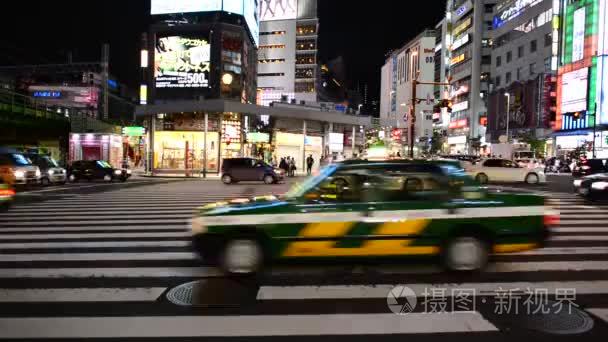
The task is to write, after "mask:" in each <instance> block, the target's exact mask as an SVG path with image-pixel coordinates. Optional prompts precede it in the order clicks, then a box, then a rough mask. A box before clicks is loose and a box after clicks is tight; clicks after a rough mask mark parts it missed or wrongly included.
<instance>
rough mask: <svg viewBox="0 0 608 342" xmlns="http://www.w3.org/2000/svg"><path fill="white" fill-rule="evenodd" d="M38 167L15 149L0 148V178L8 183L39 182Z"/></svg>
mask: <svg viewBox="0 0 608 342" xmlns="http://www.w3.org/2000/svg"><path fill="white" fill-rule="evenodd" d="M40 177H41V173H40V168H38V166H36V165H33V164H32V161H31V160H29V158H27V157H26V156H25V155H23V154H22V153H19V152H17V151H15V150H10V149H9V150H6V149H5V150H0V178H1V180H2V181H3V182H4V183H7V184H9V185H15V184H18V185H24V184H40Z"/></svg>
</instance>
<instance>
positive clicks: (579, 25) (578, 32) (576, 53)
mask: <svg viewBox="0 0 608 342" xmlns="http://www.w3.org/2000/svg"><path fill="white" fill-rule="evenodd" d="M572 27H573V33H572V62H576V61H580V60H581V59H583V56H584V52H585V7H581V8H579V9H577V10H576V11H574V23H573V24H572Z"/></svg>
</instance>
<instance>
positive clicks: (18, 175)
mask: <svg viewBox="0 0 608 342" xmlns="http://www.w3.org/2000/svg"><path fill="white" fill-rule="evenodd" d="M13 174H14V175H15V178H25V172H23V171H21V170H16V171H15V172H13Z"/></svg>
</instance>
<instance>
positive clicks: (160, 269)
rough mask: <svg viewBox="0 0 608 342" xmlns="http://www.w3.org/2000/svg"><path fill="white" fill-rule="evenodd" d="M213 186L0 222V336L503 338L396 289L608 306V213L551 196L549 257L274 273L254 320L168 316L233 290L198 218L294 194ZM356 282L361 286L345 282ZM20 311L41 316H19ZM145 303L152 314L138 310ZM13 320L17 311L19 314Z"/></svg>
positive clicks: (20, 212) (21, 212) (149, 191)
mask: <svg viewBox="0 0 608 342" xmlns="http://www.w3.org/2000/svg"><path fill="white" fill-rule="evenodd" d="M218 183H219V181H218V182H216V183H215V184H214V183H210V182H203V181H201V182H172V183H168V184H148V185H146V186H142V187H136V188H127V189H119V190H113V191H109V192H102V193H92V194H82V195H78V196H66V197H64V198H61V197H59V198H55V199H53V200H48V201H43V202H32V203H28V204H22V205H16V206H15V207H14V208H12V209H11V210H10V211H9V212H6V213H0V303H2V304H3V305H0V339H3V338H4V339H17V338H33V339H36V338H57V339H68V338H77V339H84V338H87V337H90V338H91V337H92V338H95V337H97V338H118V339H121V340H125V341H128V340H129V339H130V338H137V337H139V338H152V337H153V338H162V337H167V338H169V337H171V338H179V337H191V336H200V337H216V336H222V337H230V336H233V337H269V336H287V335H299V336H316V335H328V336H329V335H384V334H415V333H420V334H427V333H429V334H430V333H442V332H443V333H461V332H472V331H475V332H485V333H488V332H496V331H500V330H501V326H500V322H497V321H494V320H493V319H491V318H490V317H487V316H486V314H481V313H480V312H482V311H481V310H471V311H469V312H465V313H463V312H460V313H455V314H453V315H445V314H432V313H421V312H413V313H409V314H408V315H407V317H406V318H403V317H402V316H398V315H394V314H393V313H391V312H390V310H389V309H388V307H387V296H388V295H389V293H390V292H391V290H392V289H393V288H394V287H395V286H396V285H398V284H399V283H402V285H405V286H407V287H409V288H410V289H412V290H413V291H414V293H415V294H416V297H418V300H419V301H421V300H422V299H423V297H424V293H425V291H428V290H433V289H441V290H444V291H448V292H451V291H457V290H464V289H475V290H476V291H477V293H476V295H477V296H485V295H488V294H490V295H493V294H494V293H496V291H498V290H502V289H505V290H514V289H518V290H522V289H528V290H531V291H539V290H546V291H548V292H549V293H555V292H556V291H559V289H564V288H565V289H575V290H576V293H577V295H578V296H581V298H582V299H581V300H589V301H592V299H593V298H594V297H591V296H596V295H607V296H608V277H607V276H606V274H608V272H607V271H608V206H605V205H602V204H595V203H587V202H585V201H584V200H583V199H581V198H579V197H577V196H575V195H573V194H568V193H551V192H547V191H544V192H542V193H543V195H545V196H547V201H546V204H547V206H548V207H549V208H551V209H553V210H555V211H556V212H559V214H560V224H559V225H558V226H556V227H553V228H552V229H551V233H552V235H551V237H550V239H549V241H548V245H547V247H545V248H542V249H537V250H531V251H526V252H521V253H516V254H508V255H496V256H493V257H494V258H496V260H493V262H492V263H491V264H490V265H489V267H488V268H487V270H486V272H485V273H483V274H481V275H476V276H472V277H467V278H466V280H465V279H460V280H458V281H454V280H453V278H451V275H449V274H445V273H443V272H442V271H441V269H440V268H438V267H437V266H434V265H428V264H406V265H395V264H388V265H363V266H357V267H354V268H352V267H345V266H340V265H337V266H333V265H332V266H327V267H320V266H314V265H313V266H301V267H286V266H276V267H273V268H272V269H271V270H269V271H268V272H267V273H266V274H265V275H264V277H263V280H262V284H260V285H259V288H258V289H257V290H256V291H254V292H255V293H254V294H253V298H252V300H254V301H255V303H256V305H259V306H260V308H261V309H259V310H260V311H259V312H256V314H247V315H237V314H228V315H227V314H225V313H223V314H218V315H215V314H214V311H209V313H205V314H204V315H203V316H200V315H199V314H198V313H197V312H196V311H188V308H185V307H178V306H176V305H172V304H171V305H166V304H167V303H166V301H167V300H166V298H165V297H166V296H165V294H166V293H167V291H168V290H170V289H171V288H173V287H175V286H176V285H179V284H182V283H186V282H189V281H193V280H201V279H202V280H206V281H216V280H223V279H225V276H224V275H223V274H222V272H220V271H219V270H218V269H217V268H215V267H211V266H208V265H205V264H204V263H203V262H202V261H201V260H200V258H199V257H198V256H197V255H196V254H195V253H194V252H193V251H192V249H191V244H190V233H189V226H188V222H189V220H190V218H191V217H192V215H193V213H194V211H195V210H196V208H197V207H199V206H201V205H203V204H206V203H210V202H216V201H222V200H228V199H232V198H243V197H251V196H257V195H265V194H268V193H274V194H281V193H284V192H285V191H286V189H287V187H288V186H287V185H274V186H269V187H267V186H259V185H237V186H223V185H221V184H218ZM345 274H346V276H347V278H344V277H343V276H344V275H345ZM408 275H415V277H412V276H408ZM349 277H351V278H352V279H354V280H353V281H352V282H353V283H352V284H349V283H348V282H349V280H343V279H351V278H349ZM357 279H359V280H357ZM387 280H388V281H387ZM283 281H285V282H286V283H285V284H283V283H282V282H283ZM265 282H267V283H265ZM341 282H345V283H341ZM216 291H218V290H217V289H216ZM227 291H228V290H227ZM484 293H485V294H484ZM587 298H591V299H587ZM334 301H347V302H348V303H351V302H352V303H358V305H354V306H353V308H357V309H352V310H353V311H352V312H350V311H348V310H351V309H343V308H351V306H350V305H348V304H345V305H341V306H339V308H342V309H338V311H336V308H335V307H334V304H333V303H334ZM309 302H312V304H310V303H309ZM134 303H136V304H137V305H133V304H134ZM341 303H343V302H341ZM344 303H345V302H344ZM22 304H27V305H28V308H30V309H28V310H33V311H32V312H31V313H25V314H24V313H23V309H21V308H19V306H20V305H22ZM84 304H86V309H82V307H83V305H84ZM313 304H314V305H313ZM108 305H112V306H111V309H108ZM140 305H146V308H149V309H146V310H149V314H148V313H147V312H143V311H142V310H143V309H137V310H138V311H134V310H136V309H135V308H134V307H138V306H140ZM307 305H310V306H309V307H308V306H307ZM419 305H420V304H419ZM266 306H268V308H267V309H266ZM588 307H593V308H594V309H593V310H590V312H592V313H593V314H594V315H595V317H599V318H601V317H605V316H606V314H605V312H606V309H604V308H602V307H601V305H600V307H598V306H593V305H591V306H588ZM59 308H61V309H59ZM384 308H386V309H385V310H384ZM418 308H419V307H418ZM11 310H14V312H18V313H19V314H15V315H14V316H15V317H13V315H12V312H13V311H11ZM53 310H54V311H53ZM83 310H84V311H83ZM265 310H267V311H265ZM340 310H345V311H344V312H342V311H340ZM276 312H280V313H281V314H277V313H276ZM484 312H485V311H484Z"/></svg>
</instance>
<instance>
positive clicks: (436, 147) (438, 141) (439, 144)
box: [430, 131, 445, 154]
mask: <svg viewBox="0 0 608 342" xmlns="http://www.w3.org/2000/svg"><path fill="white" fill-rule="evenodd" d="M444 140H445V138H444V137H443V134H441V132H438V131H434V132H433V137H432V138H431V151H430V152H431V154H437V153H439V152H441V149H442V148H443V143H444Z"/></svg>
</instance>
